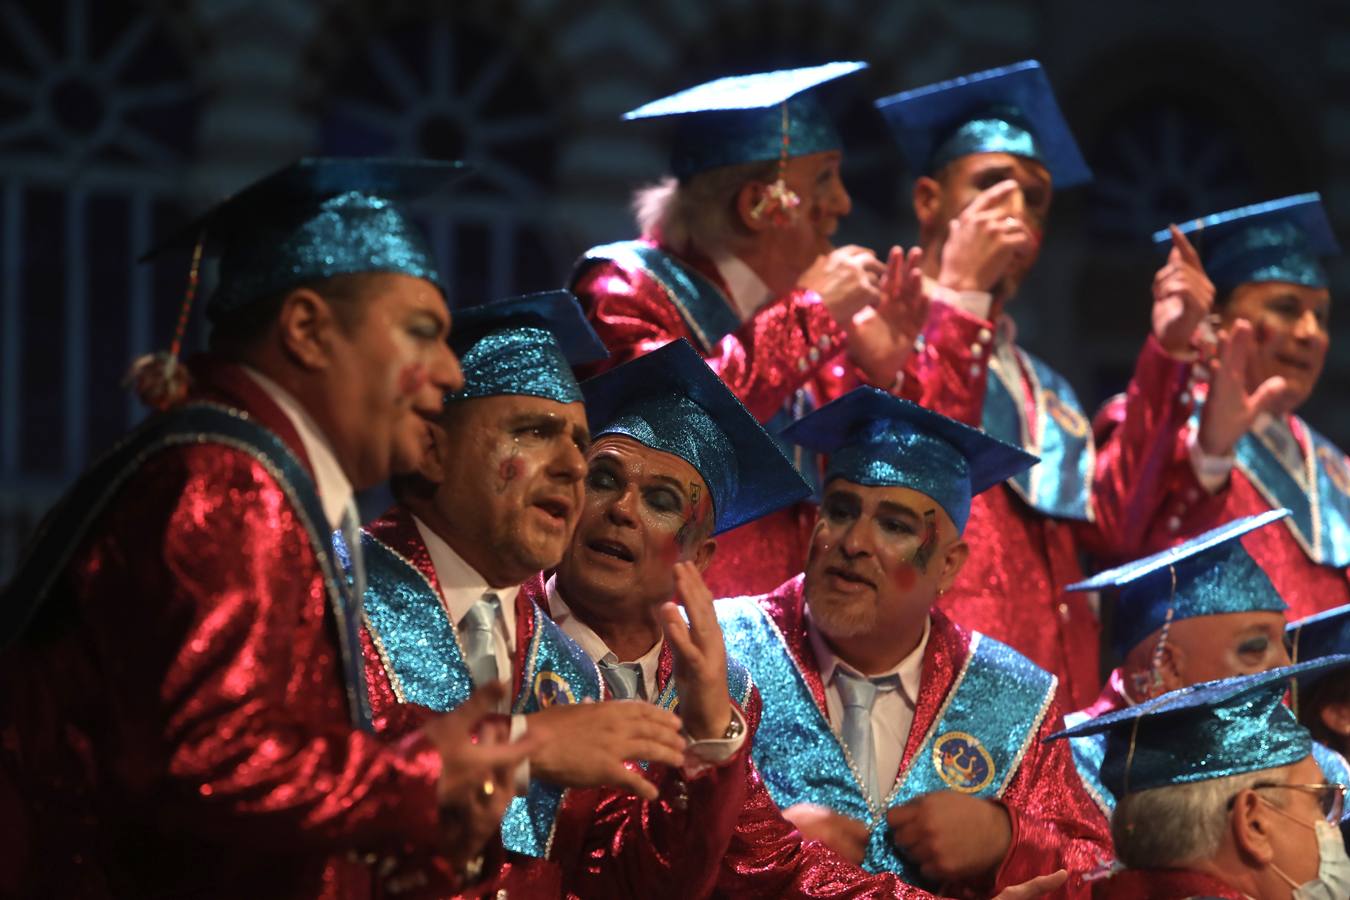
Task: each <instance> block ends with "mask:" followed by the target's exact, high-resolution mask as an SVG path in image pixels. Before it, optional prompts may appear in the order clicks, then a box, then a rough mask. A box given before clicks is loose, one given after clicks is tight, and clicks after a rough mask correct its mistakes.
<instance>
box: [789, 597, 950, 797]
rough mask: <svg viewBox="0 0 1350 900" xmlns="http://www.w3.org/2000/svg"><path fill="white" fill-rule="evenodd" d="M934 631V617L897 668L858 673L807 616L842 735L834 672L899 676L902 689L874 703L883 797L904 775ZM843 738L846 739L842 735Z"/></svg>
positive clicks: (835, 722) (882, 693) (828, 699)
mask: <svg viewBox="0 0 1350 900" xmlns="http://www.w3.org/2000/svg"><path fill="white" fill-rule="evenodd" d="M931 630H932V619H926V620H924V623H923V637H922V638H920V639H919V646H917V647H915V648H914V652H912V653H910V654H909V656H906V657H905V658H904V659H902V660H901V661H900V662H899V663H898V664H897V665H896V666H895V668H893V669H890V670H888V671H885V672H867V673H863V672H858V671H857V670H856V669H854V668H853V667H852V666H850V665H849V664H848V663H846V662H844V661H843V660H841V659H840V658H839V657H837V656H835V654H834V651H833V650H831V649H830V645H829V644H828V643H827V642H826V640H825V638H824V636H823V635H821V633H820V632H819V631H818V630H817V629H816V627H815V625H814V624H813V623H812V622H811V614H810V612H809V611H808V613H807V616H806V633H807V636H808V638H809V639H810V641H811V649H812V650H813V651H814V652H815V654H816V662H817V663H818V664H819V665H820V680H821V681H822V682H824V684H825V707H826V709H827V710H828V711H829V714H830V728H832V729H833V730H834V733H835V736H836V737H840V732H839V729H840V728H842V727H843V722H844V701H843V699H842V698H841V697H840V696H839V689H838V688H836V687H835V686H834V671H835V669H836V668H838V667H842V668H844V669H846V670H847V671H849V672H852V673H854V674H856V675H861V676H863V677H866V678H880V677H884V676H886V675H897V676H899V679H900V689H899V690H895V691H879V692H878V693H877V699H876V702H875V703H874V704H873V705H872V750H873V754H872V758H873V759H875V760H876V761H877V785H878V786H879V788H880V791H881V794H882V796H883V797H888V796H890V793H891V789H892V788H893V787H894V786H895V779H896V777H897V776H898V775H899V774H900V760H901V758H902V757H903V756H904V755H905V742H906V741H908V740H909V731H910V729H911V728H912V727H913V726H914V704H915V701H916V699H917V698H918V696H919V678H920V676H921V675H922V674H923V653H924V650H925V649H927V647H928V635H929V632H930V631H931ZM840 740H841V741H842V740H843V738H842V737H840Z"/></svg>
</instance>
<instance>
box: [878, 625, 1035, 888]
mask: <svg viewBox="0 0 1350 900" xmlns="http://www.w3.org/2000/svg"><path fill="white" fill-rule="evenodd" d="M1055 685H1056V680H1055V677H1054V676H1053V675H1051V674H1050V673H1049V672H1046V671H1045V670H1044V669H1042V668H1040V667H1039V666H1037V665H1036V664H1035V663H1033V662H1032V661H1031V660H1029V659H1027V658H1026V657H1024V656H1022V655H1021V654H1020V653H1018V652H1017V651H1015V650H1013V649H1012V648H1011V647H1007V646H1005V645H1004V644H1000V643H999V642H998V641H996V640H994V639H993V638H989V637H985V636H984V635H982V634H980V633H979V632H975V633H974V634H972V635H971V642H970V653H969V655H968V656H967V657H966V661H965V664H964V665H963V666H962V668H961V672H960V673H959V674H958V675H957V677H956V682H955V683H954V684H953V685H952V688H951V690H949V691H948V692H947V699H946V701H945V703H944V704H943V707H942V709H941V710H939V711H938V714H937V716H935V717H934V720H933V725H932V726H931V727H930V728H929V729H928V733H927V734H925V735H924V738H923V743H922V744H920V745H919V749H918V750H917V751H915V753H914V756H913V758H911V759H910V762H909V765H908V766H907V767H906V768H905V769H904V770H902V771H901V773H900V776H899V778H898V779H897V781H896V786H895V789H894V790H893V791H892V793H891V796H890V798H889V799H888V800H887V801H886V806H887V807H888V808H889V807H894V806H900V805H902V804H905V803H908V802H909V801H911V800H914V799H916V798H918V797H922V796H923V795H924V794H931V793H934V792H935V791H948V790H951V791H959V792H960V793H963V794H969V795H970V796H972V797H983V798H988V799H995V798H998V797H1001V796H1003V792H1004V791H1005V790H1006V789H1007V787H1008V783H1009V782H1010V781H1011V780H1012V777H1013V775H1014V774H1016V772H1017V770H1018V768H1019V767H1020V766H1021V765H1022V758H1023V757H1024V756H1025V755H1026V752H1027V749H1028V748H1029V747H1030V746H1031V743H1032V741H1034V740H1035V739H1036V732H1037V731H1038V730H1039V729H1040V727H1041V722H1042V721H1043V720H1044V719H1045V714H1046V713H1047V712H1048V711H1049V710H1050V704H1051V703H1052V702H1053V701H1054V697H1055ZM863 868H865V869H867V870H869V871H872V872H883V871H886V872H895V873H896V874H898V875H900V876H901V877H902V878H904V879H905V880H906V881H911V883H914V884H920V883H921V882H922V879H920V876H919V873H918V871H917V867H915V866H913V864H912V863H910V862H909V861H907V860H905V859H902V858H901V857H900V856H899V854H898V853H896V851H895V846H894V844H892V843H891V839H890V835H889V833H888V829H887V828H886V825H885V818H884V816H883V817H882V819H881V821H880V822H878V823H874V825H873V828H872V837H871V840H870V841H869V842H868V845H867V856H866V857H865V858H864V860H863ZM913 879H920V880H919V881H913Z"/></svg>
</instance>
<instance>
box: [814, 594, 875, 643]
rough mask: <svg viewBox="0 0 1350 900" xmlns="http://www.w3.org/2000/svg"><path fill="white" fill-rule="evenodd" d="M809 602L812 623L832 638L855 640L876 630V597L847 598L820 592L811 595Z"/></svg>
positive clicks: (866, 595) (870, 595)
mask: <svg viewBox="0 0 1350 900" xmlns="http://www.w3.org/2000/svg"><path fill="white" fill-rule="evenodd" d="M806 602H807V606H808V607H809V608H810V610H811V620H812V621H813V622H815V624H816V627H817V628H819V629H820V630H821V631H822V632H824V633H825V634H826V635H828V636H829V637H834V638H853V637H858V636H860V635H864V634H868V633H870V632H872V631H875V630H876V627H877V601H876V595H875V594H863V595H861V596H853V597H847V596H840V595H837V594H833V593H831V592H826V591H819V592H815V595H814V596H810V595H808V597H807V601H806Z"/></svg>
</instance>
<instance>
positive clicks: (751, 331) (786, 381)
mask: <svg viewBox="0 0 1350 900" xmlns="http://www.w3.org/2000/svg"><path fill="white" fill-rule="evenodd" d="M861 67H862V64H860V63H830V64H827V65H824V66H817V67H813V68H810V69H794V70H789V71H784V72H766V73H760V74H756V75H748V76H743V77H738V78H729V79H721V80H719V81H717V82H712V83H710V84H707V85H701V86H699V87H696V88H691V89H690V90H688V91H685V92H682V93H680V94H676V95H675V96H673V97H668V98H665V99H663V100H657V101H654V102H652V103H649V104H647V105H646V106H644V107H641V108H640V109H638V110H634V111H633V112H632V113H629V114H628V118H652V117H674V118H676V119H677V120H678V122H679V126H678V133H677V136H676V138H675V142H674V147H673V151H672V165H671V171H672V176H671V177H668V178H666V179H665V180H664V181H662V182H661V183H660V184H658V185H656V186H655V187H651V188H647V189H644V190H643V191H641V192H639V194H638V195H637V198H636V201H635V206H636V208H637V210H638V220H639V225H640V227H641V231H642V234H641V237H640V238H639V239H638V240H635V241H624V242H620V243H614V244H607V245H604V246H599V247H594V248H592V249H591V250H589V251H587V253H586V254H585V255H584V256H583V257H582V259H581V260H580V261H579V262H578V264H577V267H576V269H575V271H574V273H573V275H572V282H571V287H572V290H573V291H574V292H575V293H576V295H577V297H578V298H579V299H580V300H581V302H582V305H583V306H584V307H585V308H586V311H587V315H588V316H589V318H590V320H591V323H592V325H594V327H595V330H596V331H597V332H598V333H599V334H600V337H601V338H602V339H603V340H604V342H605V344H606V346H608V347H609V350H610V358H609V360H607V361H606V362H605V363H604V364H603V366H601V367H597V369H595V370H593V371H599V370H600V369H602V368H605V367H609V366H613V365H617V364H619V363H622V362H625V361H627V360H629V359H633V358H634V357H637V356H640V355H642V354H644V353H648V352H650V351H652V350H654V349H656V348H657V347H660V346H662V345H664V344H667V343H669V342H670V341H673V340H676V339H677V338H685V339H686V340H688V341H689V342H690V343H691V344H693V345H694V347H695V349H697V350H698V351H699V353H700V354H702V355H703V357H704V358H705V359H706V360H707V362H708V365H710V366H711V367H712V369H713V371H715V372H716V373H717V374H718V375H719V376H721V378H722V380H723V381H724V382H725V383H726V384H727V386H728V387H730V388H731V390H732V391H733V392H734V393H735V394H736V396H737V397H739V398H740V399H741V401H742V402H743V403H744V404H745V405H746V408H747V409H749V410H750V412H751V413H752V414H753V415H754V416H755V417H756V418H757V419H759V421H760V422H762V423H766V424H767V427H768V428H769V431H770V432H771V433H774V432H776V431H777V429H778V428H779V427H781V426H783V425H786V424H787V423H789V422H791V421H792V420H793V419H796V418H798V417H799V416H801V415H802V414H803V413H805V412H808V411H809V410H811V409H814V408H815V407H817V406H819V405H820V404H822V403H825V402H827V401H829V400H831V399H833V398H834V397H837V396H840V395H841V394H843V393H844V392H846V391H848V390H849V389H850V388H852V387H854V386H856V385H859V384H872V385H876V386H878V387H881V388H884V389H893V388H894V389H897V390H899V389H902V388H904V387H906V385H905V380H904V379H903V378H902V377H901V370H902V368H903V366H904V363H905V360H906V358H907V357H908V355H909V351H910V348H911V346H912V338H913V336H914V335H915V334H917V333H918V330H919V328H920V327H921V325H922V321H923V312H922V310H921V309H919V308H917V306H916V304H917V303H918V302H921V301H922V295H921V293H920V292H919V291H918V281H917V256H914V255H911V256H910V257H909V258H908V259H906V258H904V257H903V256H902V254H901V253H900V250H899V248H894V249H892V251H891V254H890V257H889V258H888V260H887V261H886V262H883V261H881V260H880V259H878V258H877V256H876V255H875V254H874V253H873V252H872V251H871V250H868V249H866V248H864V247H858V246H845V247H839V248H835V247H834V246H833V242H832V240H831V238H832V235H833V234H834V232H835V230H836V228H837V227H838V224H839V221H840V219H842V218H844V217H845V216H847V215H848V213H849V211H850V209H851V207H852V201H851V200H850V199H849V195H848V192H847V191H846V190H845V189H844V185H843V183H842V181H841V180H840V177H839V167H840V162H841V156H842V154H841V150H840V146H841V145H840V141H839V137H838V134H837V133H836V132H835V130H834V127H833V125H832V124H831V123H830V120H829V116H828V115H827V114H826V112H825V110H824V107H823V106H822V105H821V102H820V100H819V98H818V97H817V93H818V91H817V90H816V89H815V88H816V86H817V85H820V84H823V83H825V82H827V81H829V80H832V79H835V78H838V77H840V76H842V75H847V74H849V73H851V72H853V71H856V70H857V69H859V68H861ZM747 98H749V99H747ZM728 104H729V105H728ZM740 104H746V108H740ZM909 387H911V388H912V387H913V385H910V386H909ZM785 449H787V448H785ZM788 452H789V455H790V456H793V457H794V462H795V463H796V464H797V467H798V470H799V471H801V472H802V474H803V476H804V477H805V478H806V479H807V481H808V482H810V483H812V485H813V486H814V484H815V482H816V481H817V480H818V477H819V473H818V471H817V463H816V460H815V458H814V457H813V456H812V455H810V454H807V453H804V452H800V451H797V452H796V453H795V454H794V453H793V452H791V451H790V450H789V451H788ZM813 515H814V511H813V509H812V508H811V506H810V505H807V504H799V505H797V506H794V507H790V508H788V509H786V510H783V511H780V512H778V513H775V514H774V515H771V516H766V517H764V518H762V519H759V520H757V521H756V522H755V523H754V524H753V525H751V526H749V527H747V528H742V529H738V530H737V531H734V532H731V533H728V534H726V535H723V536H722V539H721V542H720V550H719V552H718V554H717V558H716V560H715V561H714V562H713V565H712V567H711V568H710V570H709V572H708V582H709V584H710V585H711V587H712V588H713V590H714V591H715V592H716V593H717V594H719V595H731V594H740V593H746V592H755V591H765V590H769V589H771V588H772V587H773V586H774V585H776V584H779V583H781V582H782V581H783V580H784V579H785V578H787V577H790V576H791V575H792V574H793V573H794V572H797V571H799V570H800V569H801V565H802V562H803V560H804V559H805V549H806V536H807V534H808V532H809V530H810V523H811V518H812V516H813Z"/></svg>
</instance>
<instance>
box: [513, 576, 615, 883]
mask: <svg viewBox="0 0 1350 900" xmlns="http://www.w3.org/2000/svg"><path fill="white" fill-rule="evenodd" d="M530 616H531V617H532V619H533V623H532V624H533V637H531V639H530V646H529V648H528V650H527V652H526V656H525V667H524V672H523V673H522V675H521V678H520V693H519V694H518V695H517V696H516V699H515V703H514V704H513V705H512V709H511V711H512V712H514V713H524V714H528V713H533V712H538V711H539V710H541V709H546V708H548V707H550V706H554V705H559V704H564V705H565V704H569V703H580V702H582V701H583V700H599V699H600V698H601V692H600V684H601V681H600V670H599V669H597V668H596V667H595V663H593V662H591V658H590V657H589V656H587V655H586V651H584V650H582V649H581V648H580V647H578V646H577V645H576V644H575V643H574V642H573V641H572V639H571V638H569V637H568V636H567V635H565V634H563V631H562V629H561V628H559V627H558V626H557V624H556V623H555V622H554V621H553V620H552V619H550V618H549V617H548V616H547V615H545V614H544V612H543V611H542V610H541V609H540V608H539V605H538V604H536V603H533V602H531V603H530ZM530 624H531V623H527V622H517V623H516V627H517V628H528V627H530ZM564 793H565V791H564V790H563V789H562V788H560V787H557V786H555V785H551V784H545V783H544V782H542V781H531V782H530V791H529V793H528V794H526V795H525V796H524V797H517V798H516V799H515V800H513V801H511V805H510V806H509V807H507V810H506V815H505V816H504V817H503V818H502V845H503V846H505V847H506V849H507V850H510V851H512V852H514V853H521V854H524V855H525V856H533V857H536V858H539V859H546V858H547V857H548V855H549V852H550V851H551V850H552V847H553V829H554V827H555V826H556V825H557V819H558V810H559V809H560V808H561V806H562V801H563V794H564Z"/></svg>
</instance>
